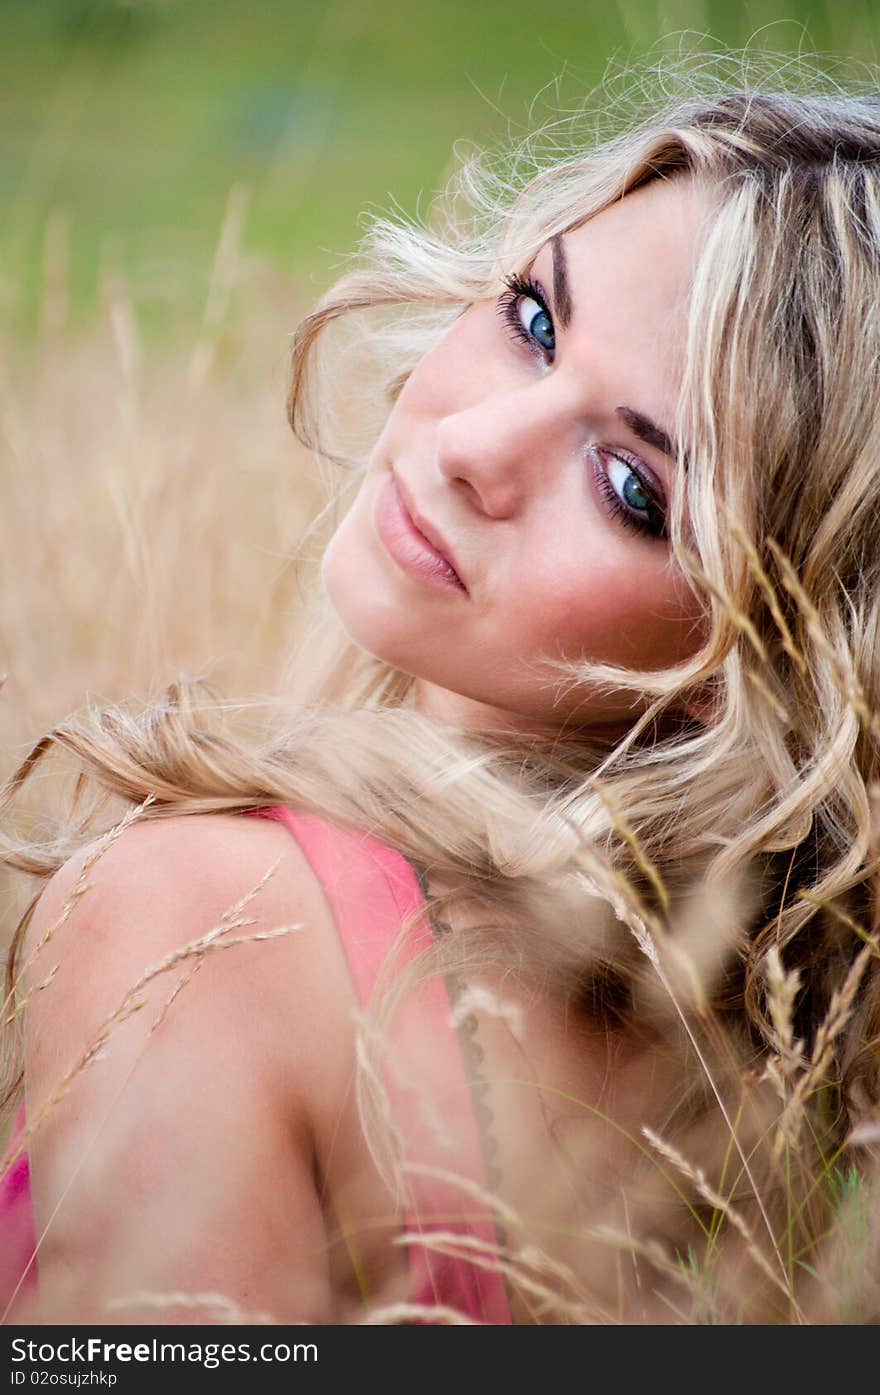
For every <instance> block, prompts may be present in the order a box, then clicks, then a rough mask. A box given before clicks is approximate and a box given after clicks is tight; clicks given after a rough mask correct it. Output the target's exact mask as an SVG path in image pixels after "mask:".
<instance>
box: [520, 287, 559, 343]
mask: <svg viewBox="0 0 880 1395" xmlns="http://www.w3.org/2000/svg"><path fill="white" fill-rule="evenodd" d="M516 313H517V315H518V317H519V322H520V324H521V325H522V327H523V329H524V330H525V332H526V334H528V335H530V337H531V338H532V339H534V340H536V342H537V343H538V344H540V345H541V348H542V349H546V350H547V352H548V353H551V354H552V352H553V350H554V349H555V348H556V331H555V330H554V328H553V321H552V320H551V318H550V316H549V315H548V314H547V311H546V310H545V309H544V307H543V305H539V304H538V302H537V301H536V300H534V299H533V298H532V296H529V295H524V296H521V297H520V299H519V300H518V301H517V307H516Z"/></svg>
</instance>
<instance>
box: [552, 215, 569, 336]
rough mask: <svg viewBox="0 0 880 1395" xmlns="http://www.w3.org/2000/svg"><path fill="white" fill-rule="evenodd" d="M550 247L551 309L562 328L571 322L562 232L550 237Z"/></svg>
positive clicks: (566, 327)
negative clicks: (551, 260)
mask: <svg viewBox="0 0 880 1395" xmlns="http://www.w3.org/2000/svg"><path fill="white" fill-rule="evenodd" d="M550 247H551V250H552V252H553V311H554V314H555V315H556V318H557V320H558V321H559V323H560V324H561V325H562V328H563V329H568V326H569V325H570V324H571V291H570V290H569V288H568V267H567V266H566V264H565V248H564V247H563V245H562V233H557V234H556V236H555V237H551V239H550Z"/></svg>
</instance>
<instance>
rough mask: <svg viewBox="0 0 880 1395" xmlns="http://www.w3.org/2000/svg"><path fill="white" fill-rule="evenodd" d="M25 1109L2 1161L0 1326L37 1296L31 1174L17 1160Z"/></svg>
mask: <svg viewBox="0 0 880 1395" xmlns="http://www.w3.org/2000/svg"><path fill="white" fill-rule="evenodd" d="M24 1122H25V1121H24V1105H22V1106H21V1108H20V1109H19V1111H18V1115H17V1117H16V1120H15V1127H14V1128H13V1130H12V1137H11V1138H10V1140H9V1143H8V1145H7V1148H6V1151H5V1152H4V1154H3V1158H2V1160H0V1322H9V1321H10V1319H12V1320H13V1321H14V1318H15V1311H16V1309H18V1310H19V1311H20V1309H21V1304H22V1303H23V1302H24V1300H25V1299H26V1298H28V1297H30V1296H31V1295H32V1294H33V1292H34V1286H35V1284H36V1280H37V1259H36V1254H35V1249H36V1239H35V1236H34V1213H33V1208H32V1206H31V1173H30V1168H29V1166H28V1159H27V1153H24V1152H22V1153H21V1156H20V1157H18V1158H16V1156H15V1155H16V1153H18V1151H19V1148H20V1146H21V1142H20V1141H21V1135H22V1133H23V1131H24Z"/></svg>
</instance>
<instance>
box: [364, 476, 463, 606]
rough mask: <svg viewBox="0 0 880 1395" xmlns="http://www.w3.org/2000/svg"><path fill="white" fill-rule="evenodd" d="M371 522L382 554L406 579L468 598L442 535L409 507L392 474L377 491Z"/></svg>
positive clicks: (406, 498)
mask: <svg viewBox="0 0 880 1395" xmlns="http://www.w3.org/2000/svg"><path fill="white" fill-rule="evenodd" d="M374 521H375V527H376V532H377V533H378V535H379V538H380V540H381V542H382V544H383V546H384V547H385V550H386V552H387V553H388V554H389V556H390V557H391V559H392V561H394V562H396V563H397V565H398V566H399V567H400V568H401V569H402V570H403V571H405V572H406V573H407V574H408V575H410V576H413V577H415V578H416V579H417V580H419V581H423V582H425V583H426V584H427V585H429V586H434V587H436V588H437V589H439V590H443V591H457V592H458V593H459V594H464V595H467V594H468V589H467V587H466V586H465V584H464V582H463V581H462V579H461V575H460V574H459V571H458V568H457V567H456V565H455V558H454V555H453V553H452V550H451V548H450V547H449V546H448V544H447V543H446V541H445V539H444V538H443V535H442V533H441V532H440V531H439V529H437V528H435V527H434V525H433V524H432V523H430V522H429V521H428V520H427V519H426V518H425V517H424V515H423V514H420V513H419V512H418V510H417V509H416V508H414V507H413V505H412V504H411V502H410V500H409V498H408V497H407V495H406V494H405V493H404V490H403V489H402V488H401V486H400V482H399V481H398V479H397V478H396V476H395V475H393V474H389V475H388V478H387V479H386V481H385V483H384V484H383V486H382V488H381V490H380V491H379V495H378V498H377V500H376V508H375V518H374Z"/></svg>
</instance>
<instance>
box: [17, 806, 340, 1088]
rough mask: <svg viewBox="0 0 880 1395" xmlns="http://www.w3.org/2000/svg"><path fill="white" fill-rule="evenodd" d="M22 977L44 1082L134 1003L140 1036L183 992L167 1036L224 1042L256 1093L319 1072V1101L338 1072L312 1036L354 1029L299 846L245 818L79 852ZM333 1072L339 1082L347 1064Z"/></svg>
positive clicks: (181, 825)
mask: <svg viewBox="0 0 880 1395" xmlns="http://www.w3.org/2000/svg"><path fill="white" fill-rule="evenodd" d="M23 961H24V963H25V966H26V967H25V975H26V977H25V984H24V987H25V989H26V991H27V992H28V993H32V994H34V996H33V999H32V1001H31V1002H30V1004H29V1007H28V1017H29V1018H31V1019H33V1022H32V1023H31V1024H29V1030H28V1038H29V1040H30V1043H31V1047H32V1049H31V1051H30V1052H29V1055H30V1056H31V1066H32V1067H33V1066H34V1065H36V1066H37V1067H38V1073H41V1074H45V1075H46V1078H47V1079H48V1078H49V1077H50V1076H52V1075H54V1076H56V1077H57V1075H58V1073H59V1072H63V1070H64V1068H65V1061H69V1060H71V1059H72V1058H73V1057H74V1056H75V1054H76V1052H77V1051H78V1050H80V1049H82V1048H84V1046H85V1044H86V1039H87V1038H88V1034H89V1032H91V1033H95V1032H100V1031H101V1030H102V1024H103V1023H104V1022H105V1021H106V1020H107V1018H108V1017H111V1016H112V1015H113V1014H114V1013H116V1012H119V1011H121V1012H122V1013H123V1014H124V1013H125V1010H126V998H127V996H129V995H131V994H132V993H134V994H135V996H136V998H137V1000H138V1005H137V1008H136V1010H137V1011H138V1012H139V1013H140V1014H141V1017H142V1020H143V1022H142V1030H144V1031H146V1030H149V1026H148V1024H149V1023H154V1022H155V1020H156V1018H157V1015H158V1014H160V1013H162V1012H163V1011H165V1008H164V1007H163V1005H164V1004H166V1003H167V1001H168V999H169V998H170V997H171V996H172V995H173V994H175V993H176V992H179V993H180V994H181V1006H180V1008H178V1007H177V1006H176V1005H175V1011H174V1017H175V1022H176V1026H175V1028H174V1031H176V1032H177V1033H179V1034H180V1035H181V1037H182V1038H183V1039H186V1038H189V1039H190V1040H189V1045H190V1046H191V1045H192V1039H193V1038H195V1037H198V1036H199V1035H201V1036H203V1037H205V1038H210V1045H211V1050H212V1052H214V1053H216V1049H217V1048H216V1043H217V1042H218V1040H225V1039H229V1038H230V1037H231V1038H232V1039H233V1040H235V1042H236V1049H237V1052H238V1054H239V1058H240V1059H243V1060H245V1061H246V1060H248V1058H252V1060H251V1064H252V1066H253V1068H254V1069H257V1068H258V1069H259V1070H260V1074H261V1076H262V1077H264V1078H265V1077H266V1076H267V1075H271V1074H272V1073H273V1072H274V1073H277V1074H278V1076H279V1077H283V1078H284V1079H286V1078H287V1076H288V1073H289V1065H290V1061H291V1059H292V1058H294V1057H295V1058H297V1059H299V1060H302V1059H303V1056H305V1057H306V1058H307V1059H309V1060H311V1059H312V1057H315V1058H316V1060H315V1070H314V1071H310V1072H307V1073H306V1074H305V1075H304V1076H303V1080H304V1083H305V1085H306V1088H307V1089H308V1082H309V1081H311V1082H312V1083H313V1085H314V1088H315V1090H316V1091H318V1090H320V1088H321V1087H322V1086H324V1087H326V1086H327V1085H328V1084H329V1080H328V1078H327V1076H328V1072H332V1071H333V1061H334V1056H333V1049H332V1045H330V1046H329V1047H328V1042H327V1039H326V1035H325V1032H323V1031H320V1030H319V1028H320V1026H321V1024H326V1023H327V1022H328V1021H331V1020H333V1019H334V1018H335V1017H337V1016H338V1017H339V1018H340V1020H346V1019H347V1018H348V1017H350V1011H351V1005H352V1001H353V996H352V988H351V984H350V980H349V976H348V974H347V970H346V964H345V958H344V954H343V951H342V948H341V946H340V944H339V940H338V936H337V934H336V929H335V925H334V923H333V918H332V915H331V913H330V910H329V908H328V905H327V902H326V899H325V896H324V893H323V890H322V887H321V884H320V882H319V881H318V879H317V877H316V876H315V874H314V872H313V871H312V869H311V867H310V865H309V863H308V860H307V859H306V857H305V855H304V853H303V852H302V850H301V848H300V847H299V845H298V843H297V841H296V839H295V838H294V837H293V836H292V834H291V832H290V830H289V829H288V828H286V827H284V826H283V825H281V824H279V823H277V822H274V821H272V820H268V819H262V818H251V817H244V816H242V815H240V814H197V815H186V816H174V817H169V818H161V819H144V820H141V821H139V822H137V823H135V824H133V825H132V826H131V827H129V828H127V829H125V830H124V831H123V832H122V833H121V834H120V835H119V836H118V837H116V838H114V839H113V840H111V841H110V842H109V843H107V844H106V845H105V844H103V843H102V842H101V840H98V841H96V842H94V843H91V844H89V845H88V846H87V847H85V848H83V849H81V850H80V851H79V852H78V853H77V854H76V855H75V856H74V857H72V858H71V859H70V860H69V861H68V862H67V863H66V864H65V865H64V866H63V867H62V868H61V869H60V870H59V871H58V872H57V873H56V874H55V876H54V877H53V878H52V879H51V880H50V882H49V883H48V884H47V886H46V889H45V891H44V892H43V894H42V896H41V897H40V900H39V902H38V903H37V907H36V909H35V912H34V916H33V918H32V922H31V924H30V926H29V929H28V936H27V940H26V943H25V948H24V954H23ZM38 990H39V991H38ZM44 990H45V991H44ZM143 1004H145V1005H146V1011H145V1010H144V1007H143V1006H142V1005H143ZM129 1006H132V1005H131V1004H130V1005H129ZM164 1030H165V1031H166V1033H170V1032H171V1030H172V1028H171V1027H170V1026H165V1027H164ZM131 1035H134V1036H136V1035H137V1033H136V1032H134V1031H133V1032H132V1033H131ZM316 1040H322V1042H323V1048H324V1050H323V1055H322V1059H321V1062H319V1061H318V1060H317V1057H318V1055H319V1053H318V1052H317V1051H316V1050H315V1041H316ZM337 1041H338V1045H339V1051H340V1052H341V1051H342V1050H343V1042H342V1041H341V1040H339V1038H337ZM47 1055H48V1057H49V1058H50V1059H48V1060H44V1059H43V1057H45V1056H47ZM322 1063H323V1064H322ZM337 1064H338V1071H339V1072H340V1073H341V1072H342V1071H343V1070H344V1068H345V1066H346V1064H347V1063H346V1062H344V1061H342V1060H341V1059H340V1060H339V1061H338V1063H337Z"/></svg>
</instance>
